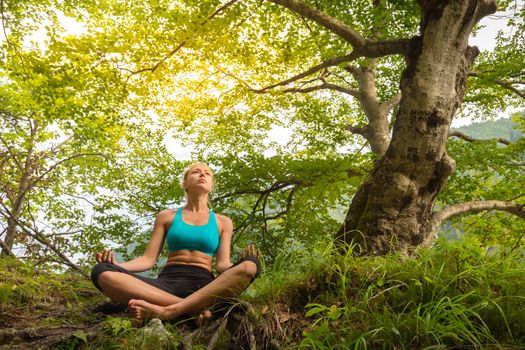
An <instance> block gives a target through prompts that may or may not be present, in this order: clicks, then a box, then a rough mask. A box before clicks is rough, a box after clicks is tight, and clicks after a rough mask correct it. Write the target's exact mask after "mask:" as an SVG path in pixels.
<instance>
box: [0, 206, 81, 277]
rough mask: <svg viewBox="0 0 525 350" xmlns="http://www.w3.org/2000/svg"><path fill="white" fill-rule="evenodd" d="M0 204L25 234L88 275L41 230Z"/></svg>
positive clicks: (64, 262)
mask: <svg viewBox="0 0 525 350" xmlns="http://www.w3.org/2000/svg"><path fill="white" fill-rule="evenodd" d="M0 205H2V207H3V209H4V211H5V212H6V214H7V215H8V216H9V217H10V218H11V219H13V220H14V221H15V223H16V224H17V226H18V227H20V228H21V229H22V231H24V232H25V234H27V235H28V236H29V237H31V238H34V239H35V240H37V241H38V242H40V243H41V244H42V245H44V246H46V247H48V248H49V249H51V250H52V251H53V252H54V253H55V254H56V255H57V256H58V257H59V258H60V259H61V260H62V262H63V264H64V265H67V266H69V267H71V268H73V269H74V270H76V271H78V272H79V273H80V274H81V275H82V276H84V277H87V276H86V274H85V273H84V271H82V269H81V268H80V267H78V266H77V265H76V264H75V263H73V262H72V261H71V260H69V259H68V257H67V256H65V255H64V254H63V253H62V252H61V251H60V250H59V249H58V248H57V247H55V246H54V245H53V244H52V243H51V242H48V241H47V239H46V238H45V236H44V235H43V234H42V233H41V232H38V231H37V230H35V229H33V228H31V227H29V226H28V225H26V224H25V223H23V222H21V221H20V220H19V219H18V218H15V217H13V215H12V214H11V211H10V210H9V208H7V207H6V206H5V205H4V204H3V203H2V202H0ZM32 231H33V232H32Z"/></svg>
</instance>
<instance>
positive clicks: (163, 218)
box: [97, 210, 173, 272]
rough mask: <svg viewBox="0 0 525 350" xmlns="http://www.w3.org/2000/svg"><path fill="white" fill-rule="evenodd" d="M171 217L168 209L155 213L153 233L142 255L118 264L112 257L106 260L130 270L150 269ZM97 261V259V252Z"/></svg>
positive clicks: (159, 249)
mask: <svg viewBox="0 0 525 350" xmlns="http://www.w3.org/2000/svg"><path fill="white" fill-rule="evenodd" d="M172 217H173V212H171V211H169V210H163V211H161V212H160V213H158V214H157V217H156V218H155V223H154V224H153V233H152V234H151V239H150V241H149V243H148V247H147V248H146V250H145V251H144V254H143V255H142V256H139V257H138V258H135V259H132V260H130V261H126V262H123V263H120V264H119V263H116V262H115V261H114V260H113V259H111V261H110V260H107V259H106V262H110V263H113V264H115V265H118V266H121V267H123V268H125V269H126V270H128V271H131V272H141V271H146V270H149V269H151V268H152V267H153V265H155V262H156V261H157V258H158V257H159V254H160V252H161V251H162V247H163V246H164V239H165V237H166V230H167V227H168V224H169V222H170V220H171V219H172ZM97 261H99V259H98V254H97Z"/></svg>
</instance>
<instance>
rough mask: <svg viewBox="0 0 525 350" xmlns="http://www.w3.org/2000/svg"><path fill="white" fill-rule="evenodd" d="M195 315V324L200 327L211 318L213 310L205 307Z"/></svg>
mask: <svg viewBox="0 0 525 350" xmlns="http://www.w3.org/2000/svg"><path fill="white" fill-rule="evenodd" d="M194 316H196V318H195V321H194V322H195V324H196V325H197V326H198V327H200V326H202V325H203V324H204V323H206V321H208V320H209V319H210V318H211V311H210V310H208V309H203V310H201V311H200V313H199V314H198V315H194Z"/></svg>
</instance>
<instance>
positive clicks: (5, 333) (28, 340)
mask: <svg viewBox="0 0 525 350" xmlns="http://www.w3.org/2000/svg"><path fill="white" fill-rule="evenodd" d="M100 329H101V326H100V325H95V326H92V327H86V326H85V325H78V326H48V327H40V328H38V327H27V328H23V329H16V328H6V329H2V330H0V344H4V345H3V346H8V348H9V349H40V348H52V347H53V345H55V344H57V343H59V342H61V341H63V340H65V339H67V338H69V337H71V336H72V335H73V333H74V332H76V331H78V330H82V331H84V333H85V334H86V338H87V339H91V338H94V337H95V336H96V335H97V334H98V333H99V331H100ZM21 340H25V342H22V343H20V341H21ZM13 342H15V343H19V344H10V343H13Z"/></svg>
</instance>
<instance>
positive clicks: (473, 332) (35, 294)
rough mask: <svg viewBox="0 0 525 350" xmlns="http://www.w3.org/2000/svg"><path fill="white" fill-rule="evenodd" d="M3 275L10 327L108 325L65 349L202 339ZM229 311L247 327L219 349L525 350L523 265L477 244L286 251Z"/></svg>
mask: <svg viewBox="0 0 525 350" xmlns="http://www.w3.org/2000/svg"><path fill="white" fill-rule="evenodd" d="M0 264H2V266H0V305H1V308H0V312H1V318H0V322H2V326H6V325H7V322H8V321H9V322H14V321H13V320H15V321H16V320H17V319H18V318H22V317H23V316H28V318H27V320H29V321H26V324H27V322H29V323H31V322H32V323H33V324H37V323H39V324H40V325H57V324H68V323H71V324H73V323H79V322H84V323H89V322H91V323H98V324H99V325H100V332H99V333H98V334H97V335H96V336H92V335H89V334H88V333H89V332H88V331H86V332H84V331H80V330H79V331H77V332H75V333H74V334H73V337H70V338H69V339H67V340H66V341H63V342H62V343H61V345H60V346H59V347H58V348H61V349H77V348H83V349H105V348H112V349H127V348H136V349H176V348H179V347H180V345H181V344H182V343H184V342H187V340H188V336H189V335H190V333H195V331H194V330H192V329H190V328H188V327H185V326H184V325H180V324H177V323H172V324H166V323H165V327H166V329H167V330H168V336H167V337H163V338H159V337H158V336H156V335H154V334H153V335H152V334H150V333H148V332H147V331H145V330H144V329H140V328H135V327H133V326H132V325H131V322H130V321H129V318H128V316H127V315H126V314H120V315H117V317H115V316H109V317H108V316H105V315H101V314H100V313H96V312H95V311H93V305H95V304H96V303H99V302H100V301H101V300H103V297H102V296H101V295H100V293H98V291H97V290H96V289H94V287H93V286H91V284H90V281H88V280H86V279H83V278H81V277H80V276H78V275H72V274H63V275H57V274H53V273H51V272H49V271H39V272H38V273H37V272H36V271H35V269H34V268H32V267H29V265H25V264H20V263H16V262H13V261H8V260H7V259H0ZM230 305H237V307H240V308H241V309H242V308H244V309H243V310H247V311H246V315H247V316H246V317H243V318H241V319H238V320H237V321H231V322H230V321H229V322H230V323H228V326H226V327H225V328H224V331H223V332H222V333H221V334H218V333H217V335H218V339H217V341H216V343H215V344H216V345H215V348H219V349H221V348H223V349H231V348H232V346H234V347H235V348H238V349H242V348H250V347H253V344H254V343H253V342H255V343H256V345H257V348H259V349H278V348H283V349H452V348H468V349H518V348H525V313H524V312H523V310H524V309H525V257H524V255H523V253H520V252H519V251H514V252H511V253H508V252H505V251H504V250H499V251H497V250H494V249H493V250H490V251H487V250H486V249H484V248H483V247H481V246H480V245H479V244H477V243H476V241H473V240H470V241H463V242H446V241H444V240H438V241H436V243H435V244H434V246H433V247H432V248H421V249H416V250H415V251H414V252H412V253H411V254H409V255H406V254H405V255H402V254H393V255H389V256H383V257H359V256H357V255H355V254H354V252H353V249H352V247H348V248H347V249H345V251H344V252H343V253H341V252H340V251H337V250H336V249H335V248H334V247H333V246H328V247H326V248H325V249H324V250H322V251H319V252H317V253H306V252H300V251H299V252H298V251H296V252H288V253H283V254H281V255H279V256H278V258H277V259H276V261H275V262H274V263H273V264H271V265H270V264H269V265H268V266H266V268H265V269H264V272H263V275H262V276H261V277H260V278H259V279H257V280H256V281H255V282H254V283H253V284H252V285H251V286H250V288H249V289H248V290H247V291H246V292H245V293H243V294H242V295H241V297H240V298H239V299H238V300H234V301H232V302H231V304H230ZM46 307H48V308H47V309H46ZM53 308H54V309H53ZM226 308H228V307H226ZM50 309H53V310H58V311H60V312H56V313H49V310H50ZM46 313H47V316H46ZM13 315H14V316H16V317H15V318H14V319H13V318H9V317H11V316H13ZM223 315H224V313H223ZM231 319H232V318H231V317H230V320H231ZM220 320H221V319H220V318H218V319H217V321H218V322H219V323H220ZM10 326H12V325H10ZM249 337H251V341H252V345H250V343H249V341H248V340H246V339H248V338H249ZM194 339H197V338H194ZM207 339H209V338H207ZM254 339H255V340H254ZM192 347H193V348H194V349H199V348H206V343H204V342H203V343H202V344H201V343H199V342H198V341H194V342H193V343H192Z"/></svg>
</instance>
